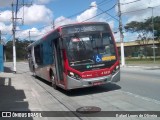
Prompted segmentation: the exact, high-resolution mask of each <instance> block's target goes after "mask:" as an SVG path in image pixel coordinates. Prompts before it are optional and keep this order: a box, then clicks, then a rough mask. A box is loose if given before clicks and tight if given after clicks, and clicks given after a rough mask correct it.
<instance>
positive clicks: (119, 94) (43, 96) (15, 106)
mask: <svg viewBox="0 0 160 120" xmlns="http://www.w3.org/2000/svg"><path fill="white" fill-rule="evenodd" d="M5 66H6V68H5V69H6V70H7V71H9V72H11V71H10V68H12V63H5ZM159 73H160V68H153V67H149V68H140V67H138V68H135V67H125V68H121V81H120V82H118V83H117V84H106V85H103V86H95V87H91V88H82V89H75V90H72V91H69V92H67V91H64V90H62V89H58V90H54V89H53V88H52V86H51V84H50V83H49V82H46V81H45V80H43V79H40V78H35V77H33V76H32V73H31V72H30V71H29V69H28V64H27V63H25V62H18V63H17V73H16V74H8V75H12V77H9V76H8V77H9V78H10V79H5V77H2V74H1V77H2V79H1V82H0V91H1V92H0V96H2V98H3V99H0V110H1V111H2V110H6V111H7V110H8V111H9V110H18V111H26V110H27V111H28V110H30V111H71V113H72V114H74V116H76V118H75V120H82V119H83V120H88V119H89V120H91V119H92V120H117V119H118V120H133V119H134V120H159V118H155V117H148V118H145V117H144V118H141V117H136V118H132V117H129V118H128V117H127V118H124V117H118V118H115V117H111V118H110V117H95V118H94V117H89V118H88V117H80V116H77V114H75V112H72V111H76V110H77V109H78V108H81V107H84V108H85V107H86V106H93V107H98V108H100V109H101V111H160V93H159V91H160V87H159V86H160V79H159V78H160V74H159ZM4 75H5V74H4ZM1 77H0V78H1ZM137 115H138V114H137ZM39 119H40V118H37V119H36V118H34V119H33V120H39ZM56 119H57V118H56ZM65 119H67V120H69V119H70V118H65ZM31 120H32V119H31ZM45 120H53V119H52V118H46V119H45Z"/></svg>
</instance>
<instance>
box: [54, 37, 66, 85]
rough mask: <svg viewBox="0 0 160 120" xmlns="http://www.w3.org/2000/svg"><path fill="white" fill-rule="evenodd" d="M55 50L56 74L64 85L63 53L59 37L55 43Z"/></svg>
mask: <svg viewBox="0 0 160 120" xmlns="http://www.w3.org/2000/svg"><path fill="white" fill-rule="evenodd" d="M54 51H55V65H56V74H57V78H58V83H60V84H61V85H64V77H63V67H64V66H63V55H62V51H61V49H60V44H59V39H57V40H56V41H55V43H54Z"/></svg>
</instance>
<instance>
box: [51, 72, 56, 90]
mask: <svg viewBox="0 0 160 120" xmlns="http://www.w3.org/2000/svg"><path fill="white" fill-rule="evenodd" d="M50 76H51V82H52V87H53V88H54V89H55V90H56V89H57V85H56V81H55V77H54V74H53V73H51V75H50Z"/></svg>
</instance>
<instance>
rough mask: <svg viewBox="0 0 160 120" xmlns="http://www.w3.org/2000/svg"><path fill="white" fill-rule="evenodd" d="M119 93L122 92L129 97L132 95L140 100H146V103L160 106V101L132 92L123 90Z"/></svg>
mask: <svg viewBox="0 0 160 120" xmlns="http://www.w3.org/2000/svg"><path fill="white" fill-rule="evenodd" d="M117 91H119V92H122V93H126V94H128V95H131V96H134V97H136V98H140V99H143V100H146V101H149V102H153V103H156V104H160V101H158V100H155V99H152V98H148V97H143V96H140V95H137V94H134V93H131V92H126V91H122V90H117Z"/></svg>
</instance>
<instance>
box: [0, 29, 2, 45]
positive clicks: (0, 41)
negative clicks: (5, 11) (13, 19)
mask: <svg viewBox="0 0 160 120" xmlns="http://www.w3.org/2000/svg"><path fill="white" fill-rule="evenodd" d="M1 36H2V32H1V30H0V44H2V39H1Z"/></svg>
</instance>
